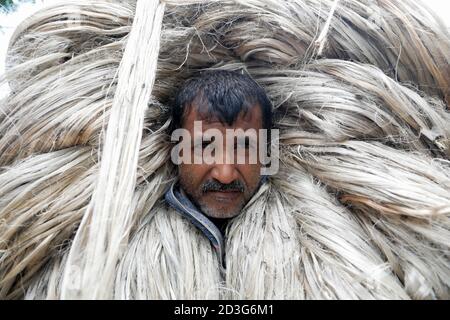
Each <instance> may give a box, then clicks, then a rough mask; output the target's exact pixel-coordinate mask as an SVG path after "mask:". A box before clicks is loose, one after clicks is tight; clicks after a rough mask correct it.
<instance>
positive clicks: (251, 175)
mask: <svg viewBox="0 0 450 320" xmlns="http://www.w3.org/2000/svg"><path fill="white" fill-rule="evenodd" d="M239 171H240V172H241V175H242V177H243V178H244V180H245V183H246V184H247V186H248V189H249V191H251V192H253V191H254V189H255V188H256V187H257V186H258V184H259V180H260V179H261V165H260V164H249V165H243V166H241V167H240V168H239Z"/></svg>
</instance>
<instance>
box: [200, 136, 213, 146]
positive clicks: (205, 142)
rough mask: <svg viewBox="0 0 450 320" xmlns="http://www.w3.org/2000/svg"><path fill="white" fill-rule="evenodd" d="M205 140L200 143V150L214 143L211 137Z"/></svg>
mask: <svg viewBox="0 0 450 320" xmlns="http://www.w3.org/2000/svg"><path fill="white" fill-rule="evenodd" d="M205 139H206V140H203V141H202V149H205V148H206V147H207V146H209V145H210V144H212V143H214V141H215V137H211V138H210V139H208V138H205Z"/></svg>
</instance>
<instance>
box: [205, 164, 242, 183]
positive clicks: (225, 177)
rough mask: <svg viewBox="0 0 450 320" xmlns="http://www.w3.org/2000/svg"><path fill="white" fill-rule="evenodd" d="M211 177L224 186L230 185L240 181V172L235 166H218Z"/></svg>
mask: <svg viewBox="0 0 450 320" xmlns="http://www.w3.org/2000/svg"><path fill="white" fill-rule="evenodd" d="M211 177H212V178H214V179H216V180H217V181H219V182H220V183H223V184H229V183H231V182H233V181H234V180H238V179H239V174H238V171H237V169H236V167H235V165H234V164H216V165H215V166H214V168H212V171H211Z"/></svg>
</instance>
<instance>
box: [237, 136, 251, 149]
mask: <svg viewBox="0 0 450 320" xmlns="http://www.w3.org/2000/svg"><path fill="white" fill-rule="evenodd" d="M250 147H251V143H250V139H249V138H245V139H238V141H237V143H236V144H235V148H245V149H250Z"/></svg>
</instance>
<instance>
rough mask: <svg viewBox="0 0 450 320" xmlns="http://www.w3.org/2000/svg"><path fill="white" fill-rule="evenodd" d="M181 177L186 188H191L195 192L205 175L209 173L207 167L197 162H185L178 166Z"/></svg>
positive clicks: (190, 190)
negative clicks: (196, 163)
mask: <svg viewBox="0 0 450 320" xmlns="http://www.w3.org/2000/svg"><path fill="white" fill-rule="evenodd" d="M178 170H179V178H180V180H181V182H182V184H183V186H184V187H185V188H189V190H185V191H189V192H194V191H196V189H198V188H199V187H200V185H201V184H202V181H203V177H204V176H205V174H206V173H207V171H208V170H207V168H204V166H201V165H195V164H183V165H180V166H179V167H178Z"/></svg>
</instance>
